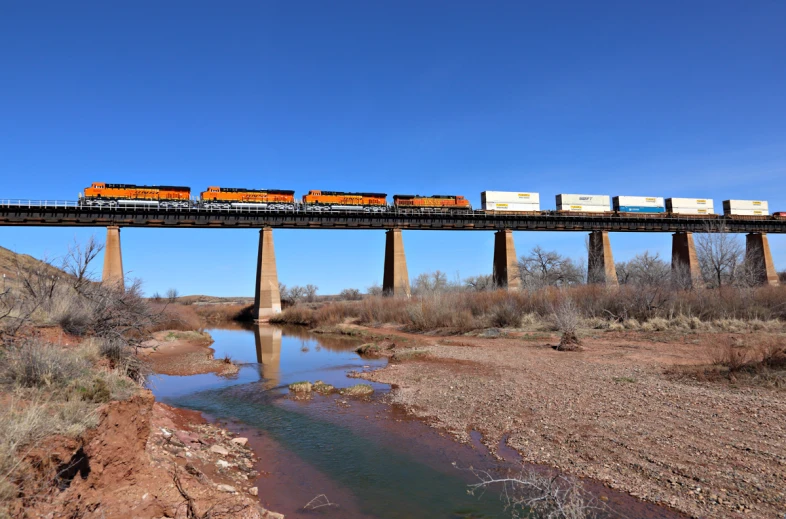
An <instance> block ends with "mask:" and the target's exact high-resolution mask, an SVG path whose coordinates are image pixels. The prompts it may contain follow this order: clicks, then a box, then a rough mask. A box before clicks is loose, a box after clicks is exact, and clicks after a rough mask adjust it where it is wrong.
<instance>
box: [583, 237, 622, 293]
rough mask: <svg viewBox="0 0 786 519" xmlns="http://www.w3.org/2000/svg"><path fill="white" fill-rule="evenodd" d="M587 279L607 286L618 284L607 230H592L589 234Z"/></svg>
mask: <svg viewBox="0 0 786 519" xmlns="http://www.w3.org/2000/svg"><path fill="white" fill-rule="evenodd" d="M587 281H588V282H589V283H599V284H604V285H608V286H616V285H618V284H619V281H618V280H617V267H616V266H615V265H614V255H613V254H612V253H611V242H610V241H609V233H608V231H592V232H591V233H590V235H589V247H588V250H587Z"/></svg>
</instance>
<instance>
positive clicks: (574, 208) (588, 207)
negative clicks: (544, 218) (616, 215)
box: [556, 194, 611, 213]
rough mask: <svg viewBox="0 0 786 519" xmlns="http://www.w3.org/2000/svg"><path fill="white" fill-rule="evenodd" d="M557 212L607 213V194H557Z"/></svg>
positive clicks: (608, 210) (608, 209)
mask: <svg viewBox="0 0 786 519" xmlns="http://www.w3.org/2000/svg"><path fill="white" fill-rule="evenodd" d="M556 198H557V212H567V213H607V212H611V210H610V208H609V196H608V195H568V194H559V195H557V197H556Z"/></svg>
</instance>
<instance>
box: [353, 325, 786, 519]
mask: <svg viewBox="0 0 786 519" xmlns="http://www.w3.org/2000/svg"><path fill="white" fill-rule="evenodd" d="M369 331H370V332H372V333H380V334H386V335H388V337H390V335H391V334H393V335H394V336H395V335H397V334H398V335H400V336H406V338H407V339H408V340H407V341H406V342H399V344H398V345H397V346H393V347H392V348H390V346H389V343H390V340H391V339H388V341H386V343H388V345H386V346H385V348H386V349H387V348H390V349H389V350H387V353H386V354H391V352H392V354H393V358H392V362H391V363H390V364H389V365H388V367H386V368H384V369H382V370H379V371H375V372H372V373H368V374H365V375H363V376H364V377H365V378H368V379H370V380H374V381H378V382H384V383H389V384H393V385H394V386H393V387H394V390H393V391H392V392H391V396H390V398H391V400H392V402H393V403H396V404H400V405H402V406H404V407H405V408H406V409H407V410H408V411H410V412H411V413H413V414H414V415H416V416H418V417H421V418H424V419H426V420H427V421H428V422H429V423H431V424H432V425H434V426H436V427H439V428H443V429H445V430H447V431H449V432H450V433H452V434H454V435H455V436H456V437H457V438H458V439H459V440H461V441H469V433H470V431H472V430H476V431H480V432H481V433H482V434H483V441H484V443H485V444H486V445H487V446H488V447H489V448H490V449H491V450H494V449H495V448H496V446H497V445H498V444H499V442H500V440H501V439H502V438H503V437H505V436H507V443H508V445H509V446H511V447H513V448H515V449H516V450H518V451H519V453H520V454H521V455H522V457H523V459H524V460H525V461H526V462H531V463H538V464H548V465H551V466H554V467H557V468H559V469H561V470H563V471H565V472H567V473H570V474H574V475H577V476H581V477H590V478H593V479H596V480H599V481H602V482H604V483H605V484H607V485H608V486H610V487H612V488H615V489H618V490H623V491H626V492H629V493H631V494H632V495H634V496H637V497H640V498H642V499H646V500H649V501H652V502H655V503H661V504H665V505H668V506H671V507H673V508H674V509H676V510H679V511H681V512H684V513H686V514H688V515H691V516H693V517H702V518H719V517H729V518H736V517H761V518H765V517H766V518H781V517H783V516H784V514H786V434H785V433H786V391H783V390H776V389H767V388H764V387H756V386H748V387H745V386H742V385H740V386H736V385H732V384H730V383H729V382H728V381H726V382H697V381H691V380H682V379H679V380H678V379H675V378H674V377H673V376H668V375H667V374H666V371H667V370H669V368H673V367H674V366H680V365H699V364H706V363H707V361H708V358H707V357H708V353H707V352H708V347H711V345H712V343H713V341H715V340H717V337H718V336H717V335H715V334H705V335H701V334H695V333H693V334H684V335H682V334H677V333H675V332H662V333H660V332H655V333H646V334H645V333H642V332H605V333H602V332H601V333H599V334H596V336H595V337H594V338H585V339H583V351H579V352H560V351H555V350H554V349H553V348H552V347H551V346H552V345H556V344H557V342H558V338H557V336H556V335H555V336H549V334H542V333H537V334H529V335H527V334H518V336H502V337H499V338H493V339H492V338H478V337H466V336H461V337H433V336H431V337H429V336H423V335H411V334H403V333H399V332H395V331H394V330H391V329H379V330H374V329H371V330H369ZM392 340H393V341H394V342H395V339H392ZM404 344H406V346H407V348H414V349H416V350H421V351H423V352H425V353H417V354H415V355H413V354H412V353H411V351H410V353H409V354H407V352H406V351H401V349H402V345H404ZM397 358H399V359H401V360H400V361H399V362H396V359H397Z"/></svg>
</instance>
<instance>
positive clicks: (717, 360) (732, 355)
mask: <svg viewBox="0 0 786 519" xmlns="http://www.w3.org/2000/svg"><path fill="white" fill-rule="evenodd" d="M708 349H709V357H710V362H711V363H712V364H714V365H717V366H723V367H725V368H728V369H729V370H730V371H732V372H734V371H739V370H740V369H741V368H742V367H743V366H746V365H747V364H748V363H749V362H750V361H751V360H752V354H753V351H752V350H751V349H750V348H749V347H747V346H746V345H745V344H744V343H743V342H742V341H738V340H736V339H734V338H733V337H715V338H713V341H712V344H711V345H709V346H708Z"/></svg>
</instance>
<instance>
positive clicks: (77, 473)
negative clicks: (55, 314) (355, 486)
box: [11, 391, 282, 519]
mask: <svg viewBox="0 0 786 519" xmlns="http://www.w3.org/2000/svg"><path fill="white" fill-rule="evenodd" d="M246 442H247V440H246V439H245V438H236V437H233V435H232V434H231V433H227V432H226V431H225V430H223V429H221V428H219V427H215V426H213V425H210V424H207V423H205V422H204V420H202V419H201V417H200V415H199V414H198V413H193V412H190V411H183V410H179V409H175V408H172V407H169V406H167V405H164V404H161V403H158V402H155V400H154V398H153V396H152V394H151V393H150V392H149V391H143V392H141V393H140V394H138V395H136V396H134V397H132V398H131V399H130V400H127V401H117V402H111V403H109V404H107V405H105V406H104V407H103V408H102V409H101V411H100V422H99V425H98V427H96V428H95V429H92V430H90V431H88V432H87V433H86V434H85V435H84V436H83V438H82V439H81V440H75V439H68V438H60V437H55V438H52V439H51V440H50V441H48V442H47V444H46V445H43V446H41V447H40V448H36V449H34V450H32V451H30V452H29V453H28V459H29V460H30V461H32V462H33V463H32V466H33V467H35V470H36V471H37V472H38V474H37V476H38V477H37V479H39V480H40V479H48V478H52V477H53V478H54V480H55V483H56V488H55V489H52V490H51V491H50V492H47V493H45V494H42V493H41V492H30V493H29V494H28V495H26V496H24V497H23V498H22V499H20V500H17V501H16V502H15V503H14V505H13V508H12V510H11V512H12V516H13V517H19V518H28V517H30V518H32V517H50V518H57V517H85V518H89V517H97V518H98V517H100V518H113V517H116V518H129V517H134V518H140V519H147V518H159V517H173V518H181V517H182V518H191V517H239V518H250V519H252V518H265V517H271V518H273V517H282V516H280V515H278V514H274V513H271V512H268V511H266V510H264V509H263V508H261V507H260V506H259V504H258V500H257V497H255V495H256V488H253V487H252V486H251V481H253V477H254V476H255V475H256V474H255V472H254V470H253V464H254V455H253V453H252V452H251V451H250V450H249V449H248V448H247V447H246ZM31 479H32V478H31ZM208 512H209V515H205V514H207V513H208Z"/></svg>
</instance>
